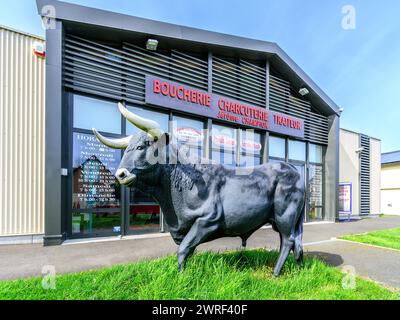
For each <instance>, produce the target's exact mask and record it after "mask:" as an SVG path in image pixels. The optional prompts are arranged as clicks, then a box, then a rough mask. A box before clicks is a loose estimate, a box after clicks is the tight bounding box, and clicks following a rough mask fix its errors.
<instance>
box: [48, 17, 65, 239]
mask: <svg viewBox="0 0 400 320" xmlns="http://www.w3.org/2000/svg"><path fill="white" fill-rule="evenodd" d="M46 42H47V59H46V134H45V135H46V138H45V140H46V146H45V149H46V151H45V154H46V155H45V170H46V174H45V237H44V245H53V244H60V243H61V242H62V215H61V211H62V208H61V203H62V192H61V186H62V185H61V148H62V139H61V133H62V130H61V128H62V92H63V89H62V46H63V26H62V23H61V22H60V21H56V23H55V28H54V29H48V30H47V31H46Z"/></svg>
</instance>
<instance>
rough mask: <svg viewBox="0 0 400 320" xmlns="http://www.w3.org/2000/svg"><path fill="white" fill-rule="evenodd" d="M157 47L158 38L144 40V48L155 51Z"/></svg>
mask: <svg viewBox="0 0 400 320" xmlns="http://www.w3.org/2000/svg"><path fill="white" fill-rule="evenodd" d="M157 47H158V40H155V39H148V40H147V42H146V49H147V50H151V51H156V50H157Z"/></svg>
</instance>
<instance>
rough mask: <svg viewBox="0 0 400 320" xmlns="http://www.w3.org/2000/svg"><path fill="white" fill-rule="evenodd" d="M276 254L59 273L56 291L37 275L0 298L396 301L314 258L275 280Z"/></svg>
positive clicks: (6, 288)
mask: <svg viewBox="0 0 400 320" xmlns="http://www.w3.org/2000/svg"><path fill="white" fill-rule="evenodd" d="M276 259H277V252H275V251H265V250H262V249H257V250H245V251H231V252H224V253H211V252H205V253H199V254H195V255H194V256H193V257H192V259H190V260H189V262H188V264H187V268H186V270H185V271H184V272H183V273H179V272H178V271H177V262H176V257H175V256H169V257H166V258H160V259H157V260H152V261H143V262H138V263H132V264H127V265H119V266H114V267H112V268H107V269H102V270H97V271H89V272H82V273H77V274H69V275H61V276H58V277H57V278H56V289H53V290H51V289H50V290H45V289H43V288H42V285H41V282H42V280H41V279H40V278H34V279H27V280H17V281H5V282H0V299H228V300H230V299H254V300H258V299H399V298H400V296H399V294H398V293H394V291H391V290H389V289H387V288H384V287H382V286H380V285H378V284H376V283H374V282H371V281H369V280H365V279H361V278H357V279H356V285H355V288H354V289H345V288H343V287H342V280H343V277H344V274H343V273H341V271H340V270H338V269H336V268H333V267H330V266H328V265H326V264H325V263H323V262H321V261H320V260H317V259H315V258H306V260H305V266H304V268H299V267H298V266H297V265H296V263H295V261H294V259H293V258H292V257H290V259H289V261H288V262H289V263H288V264H287V265H286V266H285V269H284V273H283V275H282V276H281V277H279V278H274V277H273V276H272V275H271V273H272V268H273V265H274V263H275V261H276Z"/></svg>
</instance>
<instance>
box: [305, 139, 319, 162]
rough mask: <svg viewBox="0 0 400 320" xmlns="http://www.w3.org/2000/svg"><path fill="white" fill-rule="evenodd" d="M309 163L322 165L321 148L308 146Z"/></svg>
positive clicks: (312, 145) (313, 145)
mask: <svg viewBox="0 0 400 320" xmlns="http://www.w3.org/2000/svg"><path fill="white" fill-rule="evenodd" d="M308 153H309V156H308V157H309V161H310V162H313V163H322V146H319V145H316V144H311V143H310V144H309V146H308Z"/></svg>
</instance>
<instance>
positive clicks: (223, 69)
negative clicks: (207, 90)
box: [212, 56, 266, 107]
mask: <svg viewBox="0 0 400 320" xmlns="http://www.w3.org/2000/svg"><path fill="white" fill-rule="evenodd" d="M212 78H213V86H212V88H213V92H214V93H218V94H221V95H224V96H228V97H231V98H234V99H238V100H241V101H244V102H248V103H251V104H253V105H256V106H260V107H265V106H266V104H265V91H266V89H265V88H266V85H265V79H266V75H265V67H264V68H261V67H259V66H257V65H254V64H252V63H249V62H247V61H244V60H242V59H241V60H239V62H238V63H232V62H229V61H227V60H224V59H222V58H219V57H216V56H214V57H213V77H212Z"/></svg>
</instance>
